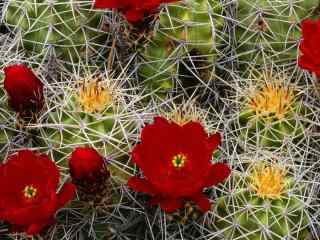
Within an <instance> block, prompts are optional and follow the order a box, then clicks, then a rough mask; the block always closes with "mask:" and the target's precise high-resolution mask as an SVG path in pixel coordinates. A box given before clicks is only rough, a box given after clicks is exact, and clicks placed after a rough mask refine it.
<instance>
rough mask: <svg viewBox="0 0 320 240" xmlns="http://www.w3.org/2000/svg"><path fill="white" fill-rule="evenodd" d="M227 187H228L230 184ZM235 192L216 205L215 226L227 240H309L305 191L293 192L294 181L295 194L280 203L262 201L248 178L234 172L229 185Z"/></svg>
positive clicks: (289, 195)
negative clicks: (301, 197) (304, 200)
mask: <svg viewBox="0 0 320 240" xmlns="http://www.w3.org/2000/svg"><path fill="white" fill-rule="evenodd" d="M226 184H227V183H226ZM229 184H231V185H232V187H231V189H233V190H232V192H231V193H230V194H229V195H226V196H223V197H220V198H219V199H218V200H217V203H216V209H215V212H216V214H217V220H216V221H215V225H216V227H217V229H218V231H221V232H222V234H223V236H224V238H223V239H237V240H283V239H296V240H305V239H307V237H308V235H309V230H308V226H309V220H308V219H309V218H308V214H307V213H306V210H305V205H304V202H303V199H300V198H299V196H303V187H301V189H295V190H292V189H290V188H292V185H293V184H294V180H293V179H292V178H290V177H287V178H286V186H287V189H288V190H289V189H290V190H292V192H290V193H287V194H283V195H282V196H281V198H278V199H268V198H261V197H259V196H257V194H256V193H255V192H253V191H252V190H251V189H250V183H249V180H248V178H247V177H246V176H244V174H241V173H239V172H234V173H233V176H232V178H231V179H230V181H229Z"/></svg>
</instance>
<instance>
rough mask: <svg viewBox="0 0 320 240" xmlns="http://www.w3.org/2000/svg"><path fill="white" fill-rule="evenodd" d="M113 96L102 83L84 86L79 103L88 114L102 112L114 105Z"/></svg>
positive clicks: (96, 82) (91, 83) (95, 82)
mask: <svg viewBox="0 0 320 240" xmlns="http://www.w3.org/2000/svg"><path fill="white" fill-rule="evenodd" d="M112 100H113V98H112V94H111V91H109V89H107V88H105V87H104V86H103V85H102V84H101V82H98V81H92V82H90V83H88V84H83V85H82V86H81V88H80V92H79V102H80V104H81V105H82V107H83V109H84V111H86V112H91V113H94V112H102V111H103V110H104V109H106V107H107V106H109V105H110V104H111V103H112Z"/></svg>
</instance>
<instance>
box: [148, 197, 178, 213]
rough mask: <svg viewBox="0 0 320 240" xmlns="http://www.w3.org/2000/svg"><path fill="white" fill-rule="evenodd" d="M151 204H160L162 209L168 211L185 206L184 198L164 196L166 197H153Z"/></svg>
mask: <svg viewBox="0 0 320 240" xmlns="http://www.w3.org/2000/svg"><path fill="white" fill-rule="evenodd" d="M149 204H151V205H156V204H159V205H160V207H161V209H162V210H163V211H165V212H167V213H171V212H174V211H175V210H177V209H179V208H181V207H183V201H182V199H177V198H164V197H153V198H152V199H151V200H150V202H149Z"/></svg>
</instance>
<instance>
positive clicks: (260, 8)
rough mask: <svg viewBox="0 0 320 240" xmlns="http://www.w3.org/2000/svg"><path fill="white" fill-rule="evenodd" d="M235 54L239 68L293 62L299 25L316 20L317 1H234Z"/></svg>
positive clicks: (298, 36)
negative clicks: (241, 66) (307, 20)
mask: <svg viewBox="0 0 320 240" xmlns="http://www.w3.org/2000/svg"><path fill="white" fill-rule="evenodd" d="M235 2H236V5H237V14H236V27H235V34H236V45H235V47H236V53H237V56H238V58H239V60H240V64H243V63H246V62H252V60H254V62H255V63H256V64H264V63H268V62H270V61H273V62H276V63H278V64H284V63H286V62H288V61H294V60H295V59H296V58H297V46H298V45H299V39H300V31H301V30H300V23H301V21H302V20H303V19H306V18H309V17H312V16H316V15H317V10H318V6H319V1H318V0H307V1H304V0H277V1H270V0H237V1H235Z"/></svg>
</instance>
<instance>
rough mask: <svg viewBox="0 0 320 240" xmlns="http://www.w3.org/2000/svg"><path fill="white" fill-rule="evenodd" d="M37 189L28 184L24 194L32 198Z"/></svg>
mask: <svg viewBox="0 0 320 240" xmlns="http://www.w3.org/2000/svg"><path fill="white" fill-rule="evenodd" d="M37 191H38V190H37V189H36V188H35V187H33V186H32V185H27V186H26V187H25V188H24V189H23V196H24V197H25V198H27V199H32V198H34V197H35V196H36V195H37Z"/></svg>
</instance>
